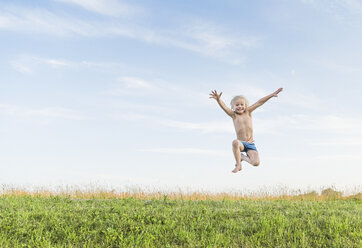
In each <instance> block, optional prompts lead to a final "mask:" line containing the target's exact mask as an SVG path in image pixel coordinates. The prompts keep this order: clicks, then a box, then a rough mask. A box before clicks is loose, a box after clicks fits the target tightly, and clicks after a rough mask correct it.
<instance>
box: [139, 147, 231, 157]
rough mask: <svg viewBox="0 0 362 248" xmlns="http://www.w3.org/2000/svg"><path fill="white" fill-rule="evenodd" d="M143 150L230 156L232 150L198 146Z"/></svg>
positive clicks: (146, 150)
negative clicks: (199, 147) (200, 147)
mask: <svg viewBox="0 0 362 248" xmlns="http://www.w3.org/2000/svg"><path fill="white" fill-rule="evenodd" d="M139 151H142V152H155V153H171V154H200V155H215V156H230V151H220V150H208V149H198V148H149V149H141V150H139Z"/></svg>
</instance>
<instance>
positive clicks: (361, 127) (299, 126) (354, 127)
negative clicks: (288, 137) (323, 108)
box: [254, 115, 362, 137]
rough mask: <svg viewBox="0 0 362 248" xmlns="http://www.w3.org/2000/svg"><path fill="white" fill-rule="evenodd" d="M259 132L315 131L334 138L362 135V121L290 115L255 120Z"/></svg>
mask: <svg viewBox="0 0 362 248" xmlns="http://www.w3.org/2000/svg"><path fill="white" fill-rule="evenodd" d="M254 120H256V121H255V122H254V123H255V125H254V126H255V128H257V130H258V132H260V131H261V132H272V133H282V132H287V131H291V130H296V131H297V130H304V131H314V132H318V133H319V134H321V133H326V134H331V135H333V137H339V136H345V135H347V134H349V135H362V119H361V118H354V117H344V116H336V115H322V116H321V115H289V116H277V117H274V118H273V119H266V118H264V119H261V118H254Z"/></svg>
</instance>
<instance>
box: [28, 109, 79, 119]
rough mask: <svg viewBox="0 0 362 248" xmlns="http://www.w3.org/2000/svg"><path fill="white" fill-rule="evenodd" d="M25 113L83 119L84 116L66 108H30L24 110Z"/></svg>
mask: <svg viewBox="0 0 362 248" xmlns="http://www.w3.org/2000/svg"><path fill="white" fill-rule="evenodd" d="M25 114H27V115H34V116H42V117H50V118H60V119H70V120H85V118H84V117H83V116H81V115H80V114H78V113H77V112H76V111H74V110H71V109H66V108H43V109H32V110H27V111H25Z"/></svg>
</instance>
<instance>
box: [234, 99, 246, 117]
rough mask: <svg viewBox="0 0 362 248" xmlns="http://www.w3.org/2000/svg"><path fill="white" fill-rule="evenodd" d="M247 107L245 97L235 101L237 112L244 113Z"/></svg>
mask: <svg viewBox="0 0 362 248" xmlns="http://www.w3.org/2000/svg"><path fill="white" fill-rule="evenodd" d="M245 109H246V103H245V100H244V99H237V100H236V101H235V102H234V112H235V113H236V114H242V113H243V112H244V111H245Z"/></svg>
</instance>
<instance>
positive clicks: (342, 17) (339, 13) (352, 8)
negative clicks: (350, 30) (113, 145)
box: [300, 0, 362, 27]
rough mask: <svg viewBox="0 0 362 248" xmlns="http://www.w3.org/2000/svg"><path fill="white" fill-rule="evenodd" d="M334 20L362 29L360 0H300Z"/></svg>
mask: <svg viewBox="0 0 362 248" xmlns="http://www.w3.org/2000/svg"><path fill="white" fill-rule="evenodd" d="M300 2H301V3H303V4H307V5H310V6H312V7H314V8H316V9H318V10H319V11H321V12H324V13H326V14H328V15H330V16H331V17H332V18H334V19H335V20H338V21H342V22H344V23H347V24H350V25H353V26H357V27H361V17H362V2H361V1H360V0H328V1H320V0H300Z"/></svg>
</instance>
